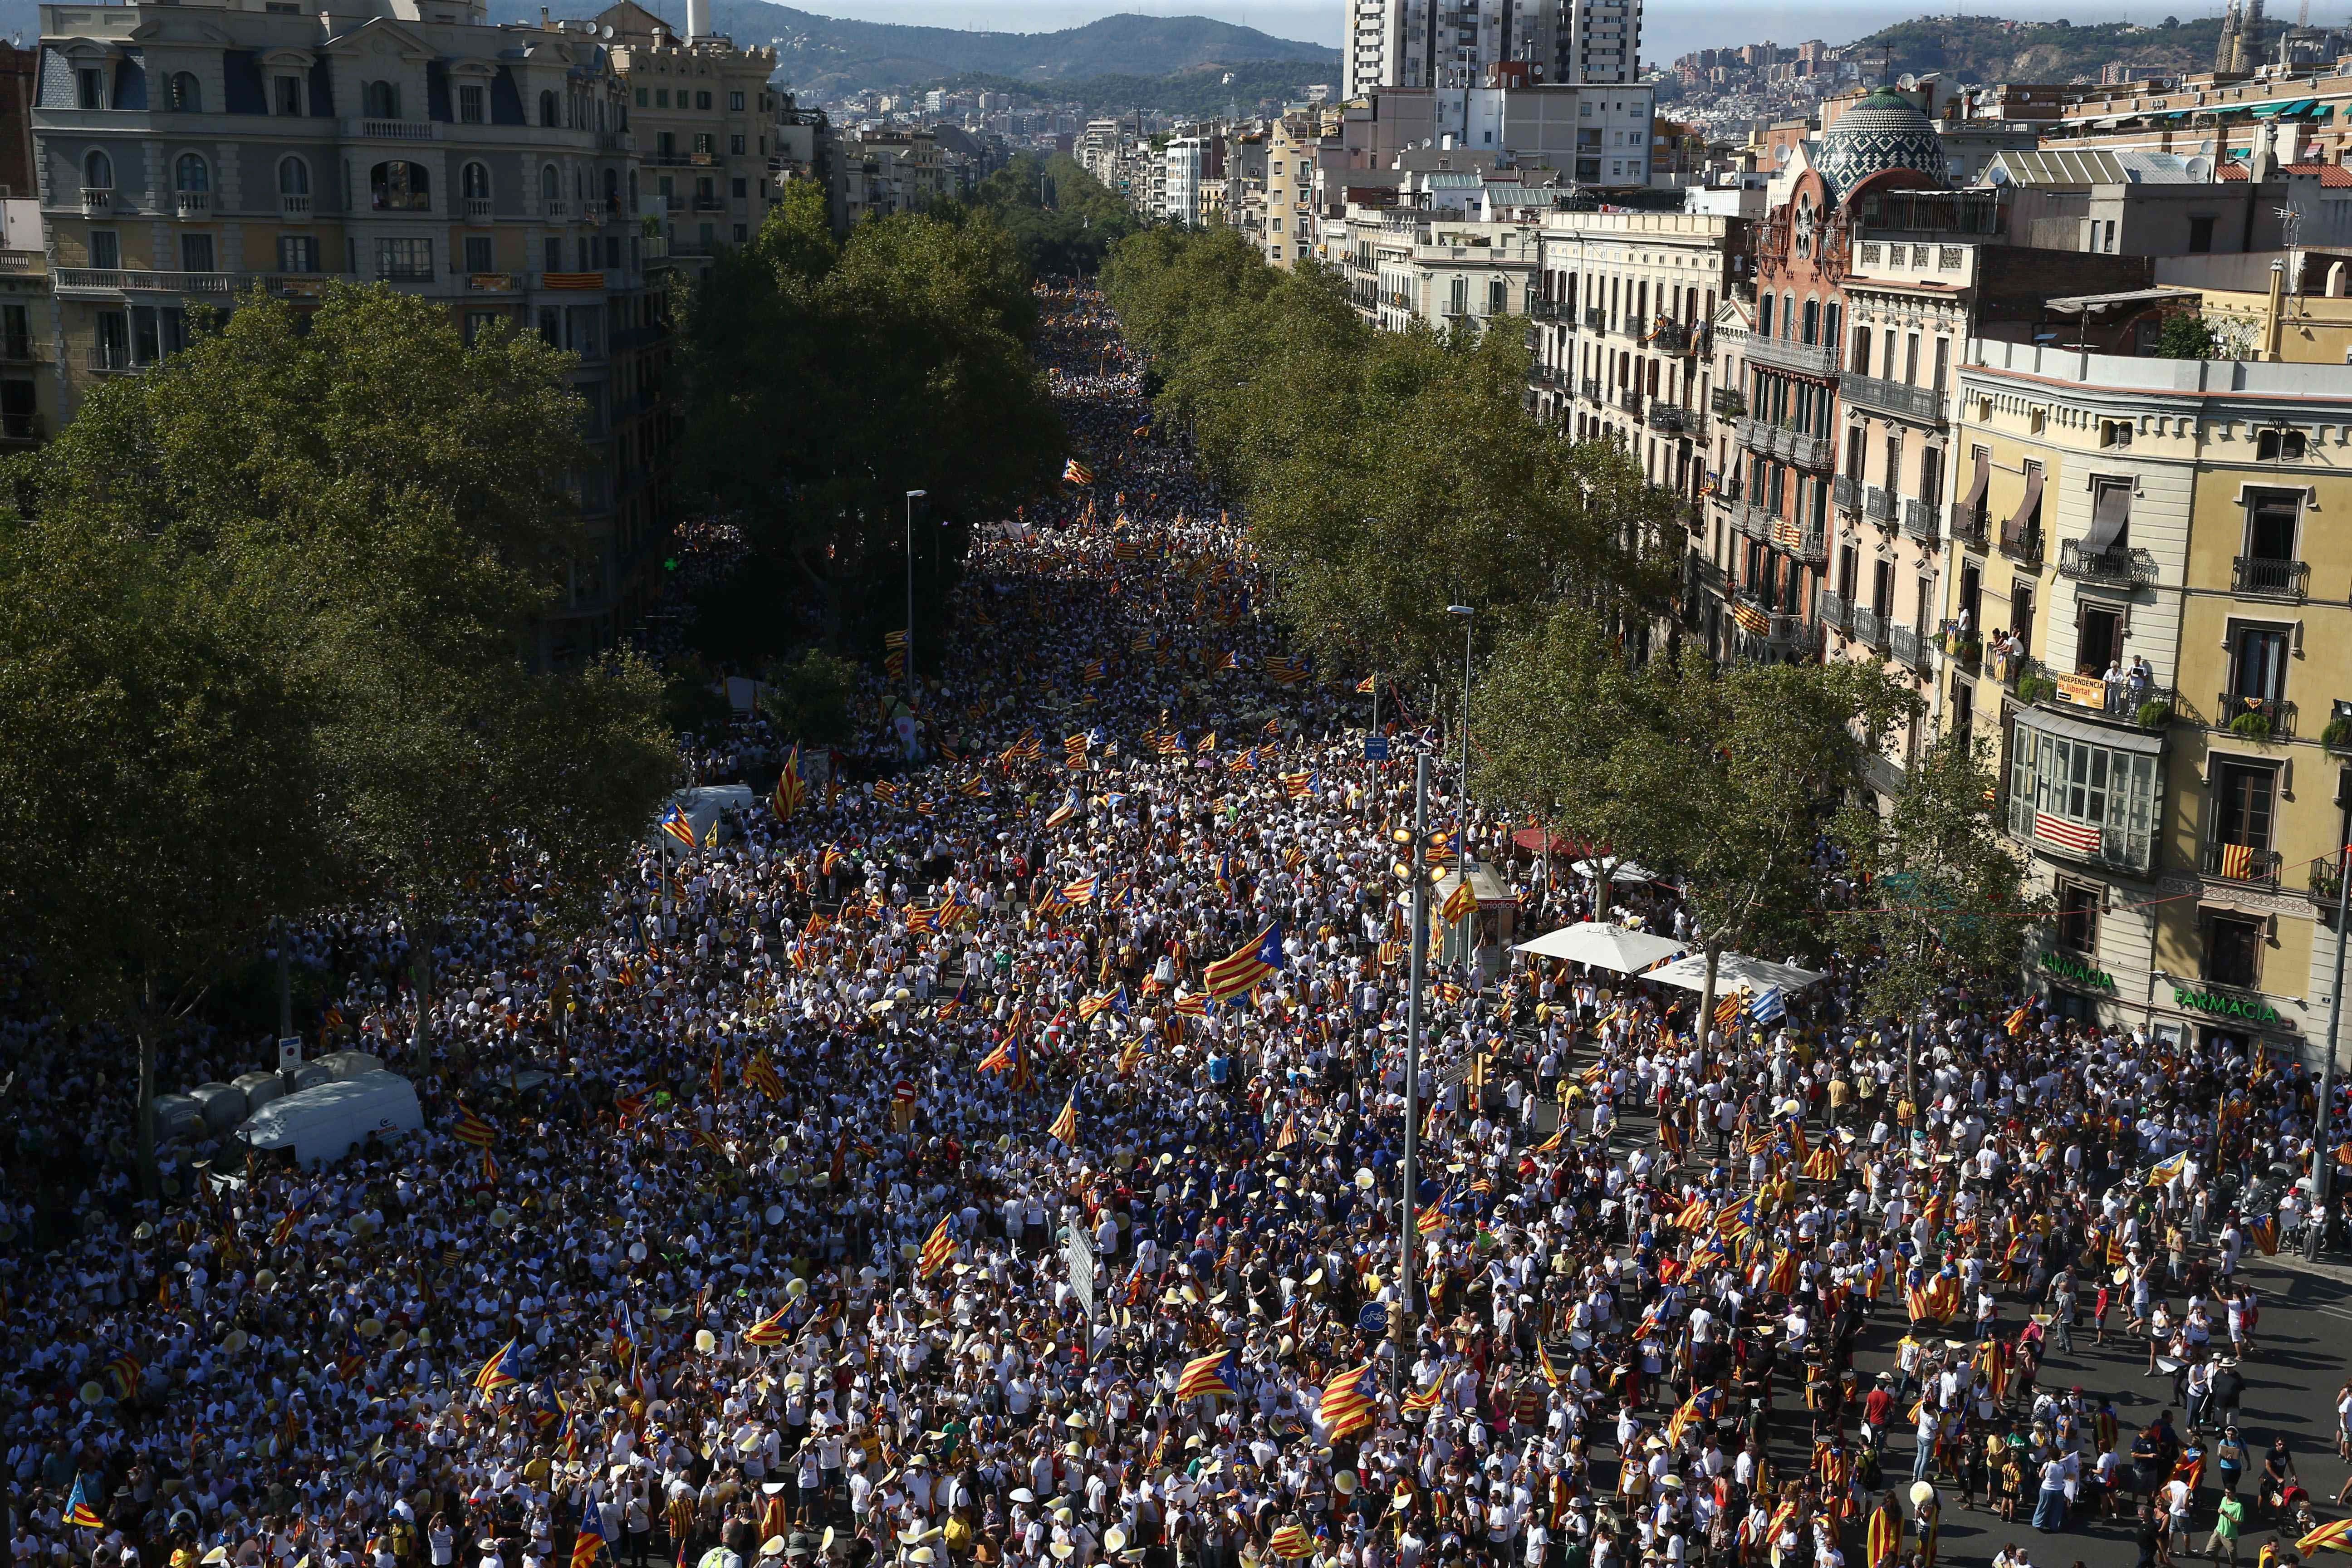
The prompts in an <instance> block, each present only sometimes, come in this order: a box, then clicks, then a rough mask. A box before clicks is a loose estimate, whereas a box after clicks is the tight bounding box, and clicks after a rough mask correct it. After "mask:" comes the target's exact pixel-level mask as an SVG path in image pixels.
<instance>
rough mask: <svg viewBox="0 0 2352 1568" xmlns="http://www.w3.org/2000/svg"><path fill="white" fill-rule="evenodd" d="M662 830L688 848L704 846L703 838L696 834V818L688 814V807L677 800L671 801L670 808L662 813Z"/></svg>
mask: <svg viewBox="0 0 2352 1568" xmlns="http://www.w3.org/2000/svg"><path fill="white" fill-rule="evenodd" d="M661 830H662V831H663V832H664V833H667V834H668V835H669V836H670V837H672V838H675V839H677V841H678V842H679V843H680V844H683V845H685V846H686V847H688V849H699V848H701V847H702V840H701V839H700V838H698V837H696V835H695V831H694V819H693V818H691V817H689V816H687V815H686V807H684V806H682V805H678V804H677V802H676V801H672V802H670V806H669V809H668V810H667V811H665V812H663V813H662V818H661Z"/></svg>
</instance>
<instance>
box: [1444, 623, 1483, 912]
mask: <svg viewBox="0 0 2352 1568" xmlns="http://www.w3.org/2000/svg"><path fill="white" fill-rule="evenodd" d="M1445 613H1446V614H1447V615H1449V616H1461V617H1462V805H1461V812H1462V820H1461V822H1460V824H1459V825H1458V826H1457V828H1456V831H1457V832H1458V833H1459V834H1460V837H1459V838H1458V839H1457V840H1456V841H1455V843H1454V849H1455V851H1456V852H1457V853H1458V854H1459V856H1460V858H1461V860H1462V879H1463V880H1464V881H1465V882H1466V881H1468V880H1469V879H1470V626H1471V617H1472V616H1475V614H1476V613H1477V612H1475V610H1473V609H1471V607H1470V606H1469V605H1446V606H1445Z"/></svg>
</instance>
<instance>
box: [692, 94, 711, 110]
mask: <svg viewBox="0 0 2352 1568" xmlns="http://www.w3.org/2000/svg"><path fill="white" fill-rule="evenodd" d="M694 107H695V108H697V109H709V107H710V95H709V93H707V92H698V93H696V94H695V95H694Z"/></svg>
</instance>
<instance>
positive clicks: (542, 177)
mask: <svg viewBox="0 0 2352 1568" xmlns="http://www.w3.org/2000/svg"><path fill="white" fill-rule="evenodd" d="M539 199H540V200H541V201H542V202H546V203H550V204H553V203H555V202H560V201H562V199H563V182H562V180H561V179H559V178H558V177H557V176H556V173H555V165H554V164H552V163H541V165H540V166H539Z"/></svg>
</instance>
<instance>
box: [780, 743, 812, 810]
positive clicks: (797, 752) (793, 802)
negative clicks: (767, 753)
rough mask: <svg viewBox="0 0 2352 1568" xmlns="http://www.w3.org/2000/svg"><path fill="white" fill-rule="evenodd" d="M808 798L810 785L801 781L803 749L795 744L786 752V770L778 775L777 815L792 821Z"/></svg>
mask: <svg viewBox="0 0 2352 1568" xmlns="http://www.w3.org/2000/svg"><path fill="white" fill-rule="evenodd" d="M807 800H808V785H806V784H803V783H802V782H801V749H800V747H799V746H797V745H795V746H793V749H792V750H791V752H787V753H786V754H785V757H784V771H783V772H782V773H778V774H777V775H776V794H775V807H776V816H778V817H780V818H782V819H783V820H785V821H790V820H791V819H792V816H793V813H794V812H796V811H798V810H800V808H801V807H802V805H804V804H806V802H807Z"/></svg>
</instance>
